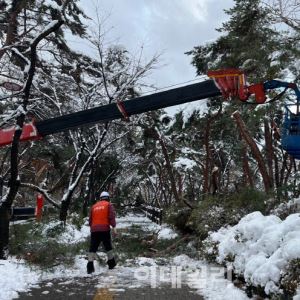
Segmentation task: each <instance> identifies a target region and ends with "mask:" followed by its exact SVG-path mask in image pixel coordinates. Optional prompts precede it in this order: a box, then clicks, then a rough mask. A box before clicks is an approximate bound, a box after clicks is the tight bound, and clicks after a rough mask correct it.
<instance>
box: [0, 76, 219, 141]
mask: <svg viewBox="0 0 300 300" xmlns="http://www.w3.org/2000/svg"><path fill="white" fill-rule="evenodd" d="M219 95H221V92H220V90H219V89H218V88H217V86H216V85H215V83H214V81H213V80H206V81H203V82H199V83H195V84H191V85H187V86H184V87H179V88H175V89H171V90H168V91H163V92H159V93H155V94H151V95H146V96H141V97H137V98H134V99H131V100H127V101H124V102H122V109H123V111H122V110H121V109H120V104H119V105H118V103H117V104H116V103H112V104H107V105H103V106H99V107H95V108H91V109H87V110H83V111H79V112H75V113H71V114H67V115H64V116H59V117H55V118H51V119H48V120H43V121H38V122H36V123H35V124H34V126H33V124H32V123H30V124H25V125H24V127H23V132H22V135H21V138H20V140H21V141H28V140H34V139H39V138H41V137H44V136H46V135H50V134H54V133H58V132H62V131H65V130H68V129H72V128H78V127H82V126H85V125H90V124H94V123H99V122H106V121H112V120H116V119H121V118H122V117H124V111H125V112H126V114H127V115H128V116H131V115H136V114H141V113H144V112H148V111H152V110H156V109H160V108H165V107H170V106H174V105H178V104H183V103H187V102H192V101H196V100H202V99H206V98H211V97H214V96H219ZM14 132H15V128H14V127H11V128H8V129H2V130H0V146H5V145H9V144H11V142H12V140H13V136H14Z"/></svg>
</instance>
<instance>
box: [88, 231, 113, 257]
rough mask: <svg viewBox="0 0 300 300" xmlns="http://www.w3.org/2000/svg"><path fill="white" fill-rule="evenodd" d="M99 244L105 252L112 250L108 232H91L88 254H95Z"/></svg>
mask: <svg viewBox="0 0 300 300" xmlns="http://www.w3.org/2000/svg"><path fill="white" fill-rule="evenodd" d="M101 242H102V243H103V247H104V250H105V251H106V252H108V251H110V250H112V244H111V236H110V230H109V231H95V232H91V244H90V252H94V253H95V252H97V250H98V248H99V245H100V243H101Z"/></svg>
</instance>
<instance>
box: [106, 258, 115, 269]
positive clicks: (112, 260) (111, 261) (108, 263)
mask: <svg viewBox="0 0 300 300" xmlns="http://www.w3.org/2000/svg"><path fill="white" fill-rule="evenodd" d="M107 265H108V268H109V269H110V270H111V269H113V268H114V267H115V266H116V265H117V263H116V261H115V259H114V258H112V259H109V260H108V261H107Z"/></svg>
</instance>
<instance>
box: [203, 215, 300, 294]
mask: <svg viewBox="0 0 300 300" xmlns="http://www.w3.org/2000/svg"><path fill="white" fill-rule="evenodd" d="M209 240H210V241H212V242H214V243H217V245H218V246H217V248H218V253H217V254H218V256H217V260H218V262H220V263H224V262H225V263H227V264H228V265H231V264H232V266H233V267H234V269H235V271H236V273H238V274H241V275H243V276H244V277H245V279H246V281H247V282H249V283H251V284H253V285H255V286H262V287H264V289H265V292H266V293H267V294H270V293H276V292H278V291H279V282H280V278H281V275H282V272H283V270H284V268H285V267H286V266H287V265H288V263H289V262H290V261H291V260H293V259H295V258H300V247H299V245H300V214H292V215H290V216H288V217H287V218H286V219H285V220H284V221H282V220H281V219H280V218H279V217H277V216H274V215H270V216H264V215H262V214H261V213H260V212H253V213H251V214H249V215H247V216H245V217H244V218H242V219H241V220H240V222H239V223H238V224H237V225H235V226H233V227H228V228H221V229H220V230H219V231H218V232H215V233H212V234H211V235H210V237H209V238H208V241H209ZM232 260H233V261H232Z"/></svg>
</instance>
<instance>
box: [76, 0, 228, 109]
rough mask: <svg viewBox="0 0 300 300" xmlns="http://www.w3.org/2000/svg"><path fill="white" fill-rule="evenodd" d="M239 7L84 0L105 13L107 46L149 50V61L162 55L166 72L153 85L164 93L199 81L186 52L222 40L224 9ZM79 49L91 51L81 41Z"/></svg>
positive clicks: (190, 1)
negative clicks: (189, 82) (221, 28)
mask: <svg viewBox="0 0 300 300" xmlns="http://www.w3.org/2000/svg"><path fill="white" fill-rule="evenodd" d="M233 3H234V1H233V0H81V2H80V5H81V7H82V8H83V10H84V11H85V12H86V14H87V15H88V16H89V17H91V18H94V19H96V7H98V8H99V11H100V13H101V15H102V17H103V18H104V19H105V20H106V21H105V28H106V29H107V30H108V29H109V30H108V33H107V37H106V39H107V41H109V42H114V43H117V44H121V45H123V46H124V47H125V48H126V49H128V50H129V51H130V52H131V53H139V51H140V49H141V46H143V51H144V58H145V60H147V59H149V58H151V57H152V56H153V55H155V54H158V53H160V54H161V57H160V62H159V65H160V68H159V69H156V70H154V71H153V72H152V74H151V75H150V76H148V77H147V80H148V82H147V84H153V85H154V86H155V87H156V88H164V87H167V86H171V85H174V84H178V83H184V82H187V81H190V80H194V79H196V78H197V77H196V71H195V68H194V67H193V66H192V65H191V57H190V56H187V55H186V54H184V53H185V52H186V51H189V50H191V49H193V47H194V46H198V45H203V44H205V43H206V42H209V41H213V40H215V39H216V38H217V37H218V36H219V35H220V33H219V32H217V31H216V30H215V28H219V27H220V26H221V25H222V22H224V21H226V20H228V16H227V15H226V14H225V13H224V9H228V8H231V7H232V6H233ZM91 22H92V21H91ZM75 43H76V42H75ZM78 46H79V47H78ZM76 48H79V49H81V50H82V51H86V49H85V45H82V44H79V45H78V42H77V47H76ZM183 85H184V84H183ZM194 105H196V106H197V105H198V104H197V103H193V106H194ZM188 108H192V106H191V105H189V106H188ZM181 109H186V107H184V106H177V107H173V108H170V109H168V112H169V113H175V112H176V111H178V110H181Z"/></svg>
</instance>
